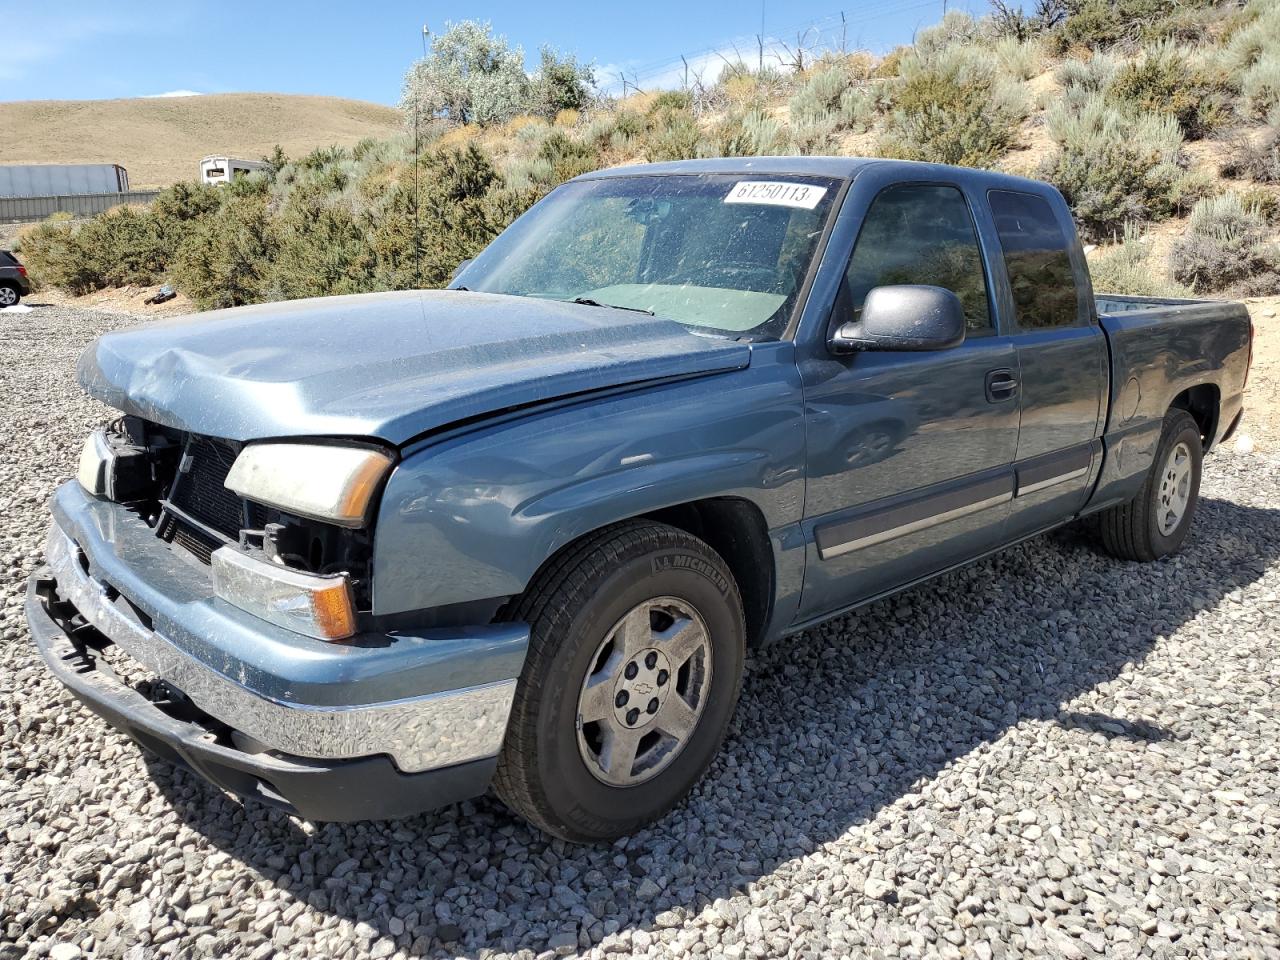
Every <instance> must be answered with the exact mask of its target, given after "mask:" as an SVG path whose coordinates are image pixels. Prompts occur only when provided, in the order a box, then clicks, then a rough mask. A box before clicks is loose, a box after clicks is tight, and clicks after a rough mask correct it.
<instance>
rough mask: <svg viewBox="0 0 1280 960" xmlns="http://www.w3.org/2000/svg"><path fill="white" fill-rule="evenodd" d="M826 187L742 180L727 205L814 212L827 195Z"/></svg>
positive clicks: (726, 199)
mask: <svg viewBox="0 0 1280 960" xmlns="http://www.w3.org/2000/svg"><path fill="white" fill-rule="evenodd" d="M826 192H827V188H826V187H816V186H814V185H813V184H811V183H783V182H779V181H770V180H740V181H738V182H737V183H735V184H734V185H733V189H732V190H730V191H729V195H728V196H727V197H725V198H724V202H725V203H763V204H768V205H770V206H774V207H799V208H800V209H801V210H812V209H813V208H814V207H816V206H817V205H818V202H819V201H820V200H821V199H822V197H823V195H824V194H826Z"/></svg>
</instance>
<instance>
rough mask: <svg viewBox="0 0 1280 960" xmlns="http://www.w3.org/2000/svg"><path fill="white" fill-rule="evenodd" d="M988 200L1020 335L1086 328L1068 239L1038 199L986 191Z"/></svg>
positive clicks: (1012, 192) (1047, 206)
mask: <svg viewBox="0 0 1280 960" xmlns="http://www.w3.org/2000/svg"><path fill="white" fill-rule="evenodd" d="M987 201H988V202H989V203H990V205H991V214H992V217H993V218H994V220H995V224H996V234H997V235H998V236H999V238H1000V250H1001V253H1002V255H1003V257H1004V266H1005V272H1006V273H1007V274H1008V277H1009V288H1010V291H1011V292H1012V294H1013V306H1014V311H1015V314H1016V321H1017V325H1018V327H1019V328H1021V329H1023V330H1041V329H1052V328H1056V327H1073V326H1077V325H1079V324H1082V323H1087V321H1088V313H1087V311H1085V310H1083V309H1082V308H1081V307H1082V291H1081V289H1080V285H1079V284H1078V283H1077V282H1076V275H1075V270H1074V269H1073V268H1072V266H1071V243H1072V240H1071V238H1070V237H1069V236H1068V235H1067V232H1066V231H1065V230H1064V229H1063V227H1062V224H1061V223H1059V221H1058V218H1057V216H1056V215H1055V214H1054V211H1053V207H1052V206H1051V205H1050V204H1049V202H1048V201H1047V200H1045V199H1044V198H1043V197H1039V196H1036V195H1035V194H1033V193H1023V192H1021V191H1016V190H990V191H988V192H987Z"/></svg>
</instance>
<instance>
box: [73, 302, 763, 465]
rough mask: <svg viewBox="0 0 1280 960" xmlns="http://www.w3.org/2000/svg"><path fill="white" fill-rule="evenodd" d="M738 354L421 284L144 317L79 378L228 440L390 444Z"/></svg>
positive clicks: (88, 357) (136, 407) (619, 315)
mask: <svg viewBox="0 0 1280 960" xmlns="http://www.w3.org/2000/svg"><path fill="white" fill-rule="evenodd" d="M750 354H751V351H750V348H749V347H748V346H747V345H746V344H744V343H738V342H735V341H732V340H724V339H719V338H712V337H700V336H696V335H694V334H691V333H689V332H688V331H687V330H686V329H685V328H684V327H682V326H680V325H679V324H677V323H674V322H673V321H670V320H661V319H658V318H656V317H649V316H645V315H644V314H641V313H634V312H624V311H622V310H611V309H604V308H600V307H589V306H584V305H581V304H572V303H562V302H559V301H551V300H534V299H530V298H527V297H510V296H502V295H497V294H484V293H469V292H464V291H449V290H432V291H406V292H398V293H370V294H359V295H355V296H344V297H324V298H319V299H314V300H294V301H291V302H287V303H271V304H263V305H260V306H253V307H239V308H236V309H231V310H215V311H212V312H210V313H204V314H199V315H196V316H191V317H182V318H178V319H176V320H166V321H160V322H157V323H150V324H147V325H146V326H143V327H138V328H134V329H131V330H125V331H121V332H118V333H110V334H107V335H106V336H104V337H102V338H101V339H99V340H98V341H97V342H95V343H94V344H93V345H92V346H91V347H90V348H89V349H88V350H87V351H86V352H85V354H84V356H83V357H81V359H80V367H79V378H80V383H81V384H82V385H83V386H84V388H85V390H86V391H87V392H88V393H89V394H91V395H92V396H94V397H96V398H98V399H99V400H102V401H103V402H104V403H107V404H109V405H110V406H112V407H115V408H116V409H118V410H122V411H124V412H125V413H132V414H136V415H137V416H140V417H143V418H145V419H147V420H151V421H153V422H156V423H161V424H164V425H166V426H170V427H175V428H178V429H182V430H190V431H193V432H196V433H203V434H208V435H211V436H216V437H224V438H226V439H229V440H256V439H264V438H269V437H289V436H294V437H297V436H359V437H376V438H380V439H382V440H385V441H387V442H389V443H392V444H401V443H405V442H407V441H409V440H411V439H413V438H414V437H417V436H420V435H422V434H424V433H427V432H429V431H431V430H434V429H437V428H439V427H443V426H445V425H447V424H450V423H454V422H457V421H459V420H465V419H467V418H470V417H476V416H482V415H484V414H490V413H494V412H497V411H500V410H505V409H508V408H511V407H519V406H526V405H529V404H534V403H540V402H544V401H549V400H554V399H558V398H560V397H565V396H569V395H572V394H579V393H584V392H587V391H592V390H601V389H606V388H610V387H617V386H624V385H627V384H638V383H643V382H646V381H652V380H660V379H664V378H668V377H684V376H692V375H698V374H707V373H715V372H719V371H725V370H733V369H739V368H742V367H745V366H747V364H748V363H749V362H750Z"/></svg>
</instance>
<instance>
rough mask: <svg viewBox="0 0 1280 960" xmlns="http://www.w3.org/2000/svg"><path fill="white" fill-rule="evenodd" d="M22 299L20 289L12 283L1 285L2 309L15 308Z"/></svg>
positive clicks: (0, 305) (0, 301)
mask: <svg viewBox="0 0 1280 960" xmlns="http://www.w3.org/2000/svg"><path fill="white" fill-rule="evenodd" d="M21 299H22V294H21V293H20V292H19V291H18V288H17V287H15V286H14V285H13V284H11V283H0V307H15V306H17V305H18V301H20V300H21Z"/></svg>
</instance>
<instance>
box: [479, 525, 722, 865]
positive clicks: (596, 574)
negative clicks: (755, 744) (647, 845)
mask: <svg viewBox="0 0 1280 960" xmlns="http://www.w3.org/2000/svg"><path fill="white" fill-rule="evenodd" d="M508 615H509V617H510V619H512V620H524V621H527V622H528V623H529V624H530V627H531V632H530V639H529V653H528V656H527V657H526V659H525V665H524V669H523V671H522V672H521V676H520V683H519V686H518V687H517V690H516V696H515V703H514V704H513V706H512V711H511V720H510V723H509V724H508V728H507V736H506V739H505V741H504V743H503V748H502V753H501V756H500V757H499V760H498V772H497V775H496V777H495V781H494V785H495V788H496V790H497V793H498V796H499V797H501V798H502V800H503V801H504V802H505V803H506V804H507V806H509V807H511V808H512V809H513V810H514V811H516V812H517V813H519V814H521V815H522V816H523V817H525V819H527V820H529V821H530V822H531V823H532V824H533V825H534V826H537V827H539V828H541V829H543V830H545V831H547V832H548V833H552V834H554V835H556V836H558V837H562V838H564V839H566V840H572V841H579V842H585V841H596V840H611V839H614V838H616V837H619V836H623V835H624V834H627V833H631V832H632V831H634V830H635V829H637V828H638V827H640V826H643V825H644V824H646V823H649V822H651V821H653V820H656V819H658V818H659V817H661V816H662V815H663V814H665V813H666V812H667V811H668V810H670V809H671V807H673V806H674V805H675V804H676V803H678V802H679V801H680V799H681V798H683V797H684V795H685V794H686V793H688V792H689V790H690V789H691V788H692V787H693V785H694V784H695V783H696V782H697V781H698V779H699V778H700V777H701V776H702V774H703V772H704V771H705V770H706V768H707V766H708V765H709V764H710V763H711V760H712V758H713V757H714V756H715V754H716V752H717V751H718V750H719V748H720V744H721V742H722V741H723V739H724V735H725V731H726V729H727V727H728V724H729V720H730V718H731V717H732V716H733V710H734V706H735V704H736V703H737V699H738V692H739V689H740V686H741V682H742V662H743V655H744V639H745V634H746V630H745V626H744V622H743V612H742V600H741V598H740V596H739V594H738V588H737V586H736V584H735V583H734V580H733V577H732V576H731V575H730V573H729V570H728V568H727V567H726V566H725V563H724V561H723V560H722V559H721V558H720V556H719V555H718V554H717V553H716V552H715V551H714V550H712V549H711V548H710V547H709V546H707V544H705V543H704V542H703V541H701V540H699V539H698V538H697V537H694V536H691V535H690V534H687V533H685V532H684V531H682V530H678V529H676V528H675V527H670V526H667V525H665V524H660V523H650V522H645V521H634V522H628V523H625V524H619V525H618V526H616V527H612V528H609V529H607V530H605V531H601V532H600V533H598V534H595V535H593V536H591V537H588V538H586V539H585V540H584V541H582V542H581V543H580V544H577V545H575V546H573V547H570V548H568V549H567V550H566V551H565V552H564V553H563V554H561V555H560V556H558V557H557V558H556V559H555V560H553V561H552V562H551V563H549V564H547V566H546V568H544V570H543V571H542V572H540V573H539V574H538V576H537V577H535V578H534V581H533V583H531V584H530V586H529V589H528V590H527V591H526V592H525V593H524V594H523V595H522V596H521V597H520V598H519V599H518V601H516V603H515V604H514V605H513V608H512V609H511V610H510V611H509V614H508Z"/></svg>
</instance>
